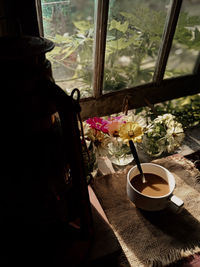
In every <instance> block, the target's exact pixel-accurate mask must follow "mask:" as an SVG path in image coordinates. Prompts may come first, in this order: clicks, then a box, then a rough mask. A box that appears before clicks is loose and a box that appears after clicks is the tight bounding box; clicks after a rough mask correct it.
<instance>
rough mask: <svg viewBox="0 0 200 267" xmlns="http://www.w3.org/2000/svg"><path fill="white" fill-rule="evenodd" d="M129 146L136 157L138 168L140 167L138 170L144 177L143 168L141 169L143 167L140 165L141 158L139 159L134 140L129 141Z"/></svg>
mask: <svg viewBox="0 0 200 267" xmlns="http://www.w3.org/2000/svg"><path fill="white" fill-rule="evenodd" d="M129 145H130V149H131V152H132V154H133V156H134V160H135V163H136V164H137V167H138V169H139V171H140V174H142V175H144V174H143V171H142V168H141V165H140V161H139V158H138V153H137V150H136V148H135V145H134V143H133V141H132V140H129Z"/></svg>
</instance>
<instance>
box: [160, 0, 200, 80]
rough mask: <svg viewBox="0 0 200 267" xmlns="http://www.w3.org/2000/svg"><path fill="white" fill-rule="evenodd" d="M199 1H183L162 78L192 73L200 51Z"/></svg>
mask: <svg viewBox="0 0 200 267" xmlns="http://www.w3.org/2000/svg"><path fill="white" fill-rule="evenodd" d="M199 14H200V1H199V0H194V1H190V0H186V1H183V5H182V7H181V12H180V16H179V20H178V24H177V28H176V32H175V35H174V40H173V43H172V48H171V51H170V55H169V59H168V63H167V67H166V71H165V76H164V78H169V77H176V76H180V75H185V74H190V73H192V72H193V68H194V65H195V61H196V59H197V56H198V53H199V50H200V15H199Z"/></svg>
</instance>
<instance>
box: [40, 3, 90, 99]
mask: <svg viewBox="0 0 200 267" xmlns="http://www.w3.org/2000/svg"><path fill="white" fill-rule="evenodd" d="M41 2H42V15H43V27H44V36H45V37H46V38H48V39H50V40H52V41H53V42H54V43H55V48H54V49H53V50H52V51H51V52H49V53H47V58H48V59H49V60H50V61H51V63H52V69H53V76H54V79H55V80H56V83H57V84H58V85H60V86H61V87H62V88H63V89H64V90H66V91H67V92H68V93H70V92H71V90H72V89H74V88H75V87H77V88H79V89H80V91H81V97H86V96H88V95H91V84H92V65H93V60H92V55H93V39H94V38H93V37H94V1H93V0H71V1H70V0H66V1H62V0H56V1H55V0H41Z"/></svg>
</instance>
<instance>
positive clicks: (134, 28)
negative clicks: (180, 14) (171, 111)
mask: <svg viewBox="0 0 200 267" xmlns="http://www.w3.org/2000/svg"><path fill="white" fill-rule="evenodd" d="M168 4H169V0H151V1H149V0H146V1H145V0H136V1H132V0H124V1H121V0H111V1H110V11H109V21H108V31H107V42H106V58H105V70H104V93H106V92H109V91H115V90H120V89H123V88H127V87H133V86H136V85H140V84H143V83H147V82H151V81H152V76H153V72H154V69H155V63H156V59H157V54H158V50H159V46H160V42H161V37H162V33H163V29H164V24H165V19H166V15H167V11H168V7H169V5H168Z"/></svg>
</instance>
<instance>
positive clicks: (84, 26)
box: [73, 20, 92, 32]
mask: <svg viewBox="0 0 200 267" xmlns="http://www.w3.org/2000/svg"><path fill="white" fill-rule="evenodd" d="M73 24H74V25H75V27H76V28H77V29H79V30H80V31H81V32H85V31H89V29H90V28H92V25H91V23H90V22H89V21H85V20H81V21H73Z"/></svg>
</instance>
